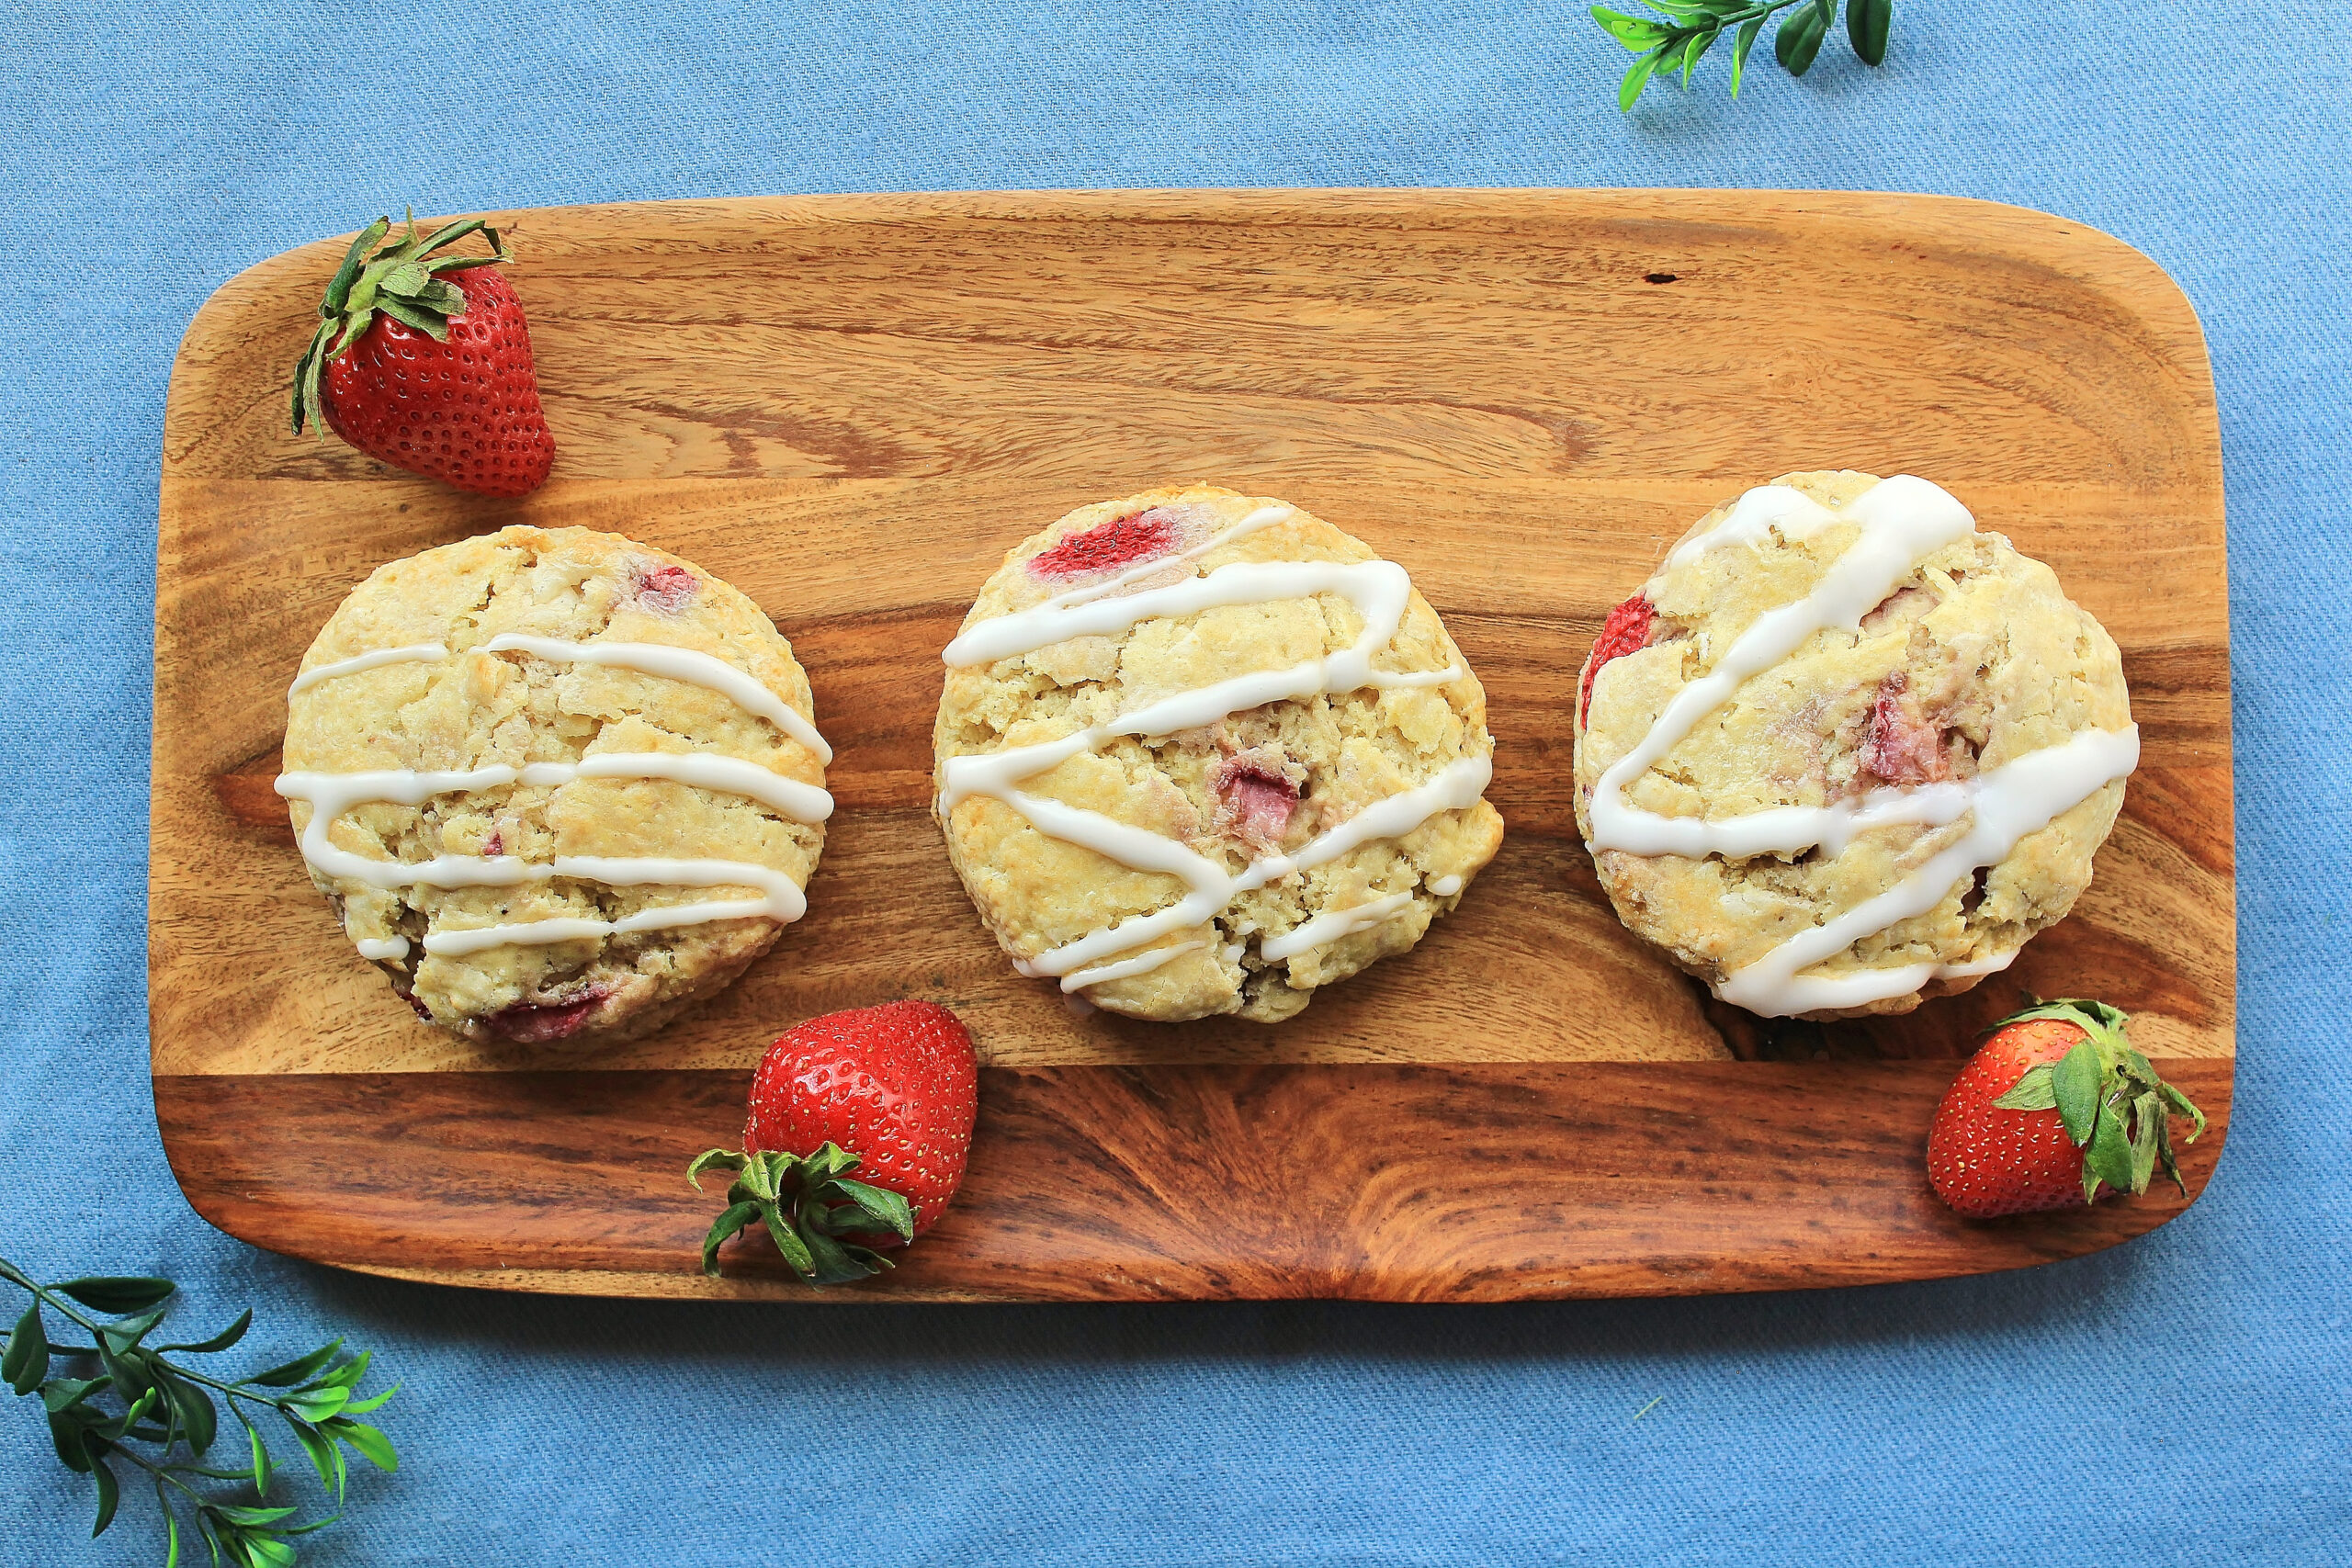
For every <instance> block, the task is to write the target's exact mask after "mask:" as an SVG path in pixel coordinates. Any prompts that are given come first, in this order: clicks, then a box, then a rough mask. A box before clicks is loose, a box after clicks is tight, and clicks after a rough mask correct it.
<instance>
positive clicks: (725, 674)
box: [286, 632, 833, 763]
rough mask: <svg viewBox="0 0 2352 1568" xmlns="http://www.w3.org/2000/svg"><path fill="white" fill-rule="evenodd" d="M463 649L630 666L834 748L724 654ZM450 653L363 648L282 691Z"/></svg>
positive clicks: (634, 645) (430, 647)
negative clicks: (716, 697) (364, 650)
mask: <svg viewBox="0 0 2352 1568" xmlns="http://www.w3.org/2000/svg"><path fill="white" fill-rule="evenodd" d="M467 651H469V652H480V653H527V654H529V655H530V656H531V657H532V658H534V659H544V660H548V662H549V663H554V664H603V665H609V666H611V667H613V668H615V669H618V670H633V671H637V672H638V673H639V674H640V675H653V676H658V677H660V678H661V679H662V680H665V681H683V682H685V683H686V684H688V685H690V686H701V687H704V688H706V689H707V690H709V691H714V692H717V693H718V694H720V695H721V696H724V697H727V698H729V700H731V701H732V702H733V703H734V704H735V705H736V706H737V707H740V708H741V709H742V710H743V711H744V712H745V713H748V714H751V715H752V716H754V717H757V718H764V719H766V720H767V721H768V722H769V723H771V724H773V725H775V727H776V728H778V729H781V730H783V731H784V732H785V733H786V735H789V736H790V737H792V739H795V740H797V741H798V742H799V743H800V744H801V745H803V746H805V747H807V748H808V749H809V750H811V751H813V752H815V753H816V755H817V761H820V762H828V763H829V762H831V761H832V760H833V749H832V748H831V746H829V745H827V744H826V743H825V738H824V737H823V736H821V735H820V734H818V733H817V727H816V726H815V725H813V724H811V723H809V721H808V720H807V719H805V718H803V717H801V716H800V715H799V713H798V712H797V710H796V709H794V708H793V706H792V705H790V704H788V703H786V701H785V700H784V699H783V698H782V697H779V696H777V695H776V694H775V693H774V692H772V691H770V690H768V688H767V684H766V682H763V681H762V680H760V678H759V677H758V676H756V675H753V674H752V673H751V672H750V671H747V670H741V669H738V668H736V667H735V666H734V665H732V664H729V663H728V662H727V660H724V659H719V658H717V657H715V656H713V655H711V654H707V653H697V652H696V651H695V650H694V649H691V648H673V647H671V646H670V645H669V644H668V643H662V642H564V641H561V640H560V639H559V638H556V637H530V636H526V635H525V634H524V633H521V632H501V633H500V634H499V635H498V636H496V637H492V638H491V639H490V640H489V641H488V642H485V643H483V644H482V645H481V647H480V648H479V649H468V650H467ZM448 657H449V650H448V649H447V648H444V647H443V646H442V645H441V644H439V643H437V642H420V643H413V644H411V645H410V646H408V647H406V648H383V649H377V650H376V651H375V652H373V653H362V654H358V655H356V656H355V657H353V658H350V659H343V660H336V661H335V662H334V663H333V664H322V665H320V666H319V667H318V668H317V669H315V670H306V671H303V672H302V673H301V674H300V675H298V676H296V677H295V678H294V684H293V685H291V686H289V687H288V688H287V692H286V694H287V695H288V696H289V697H290V696H292V695H294V694H296V693H297V692H301V691H306V690H308V689H309V688H310V687H312V686H315V685H317V684H318V683H319V682H322V681H332V680H334V679H335V678H336V677H338V676H342V675H356V674H358V673H359V672H360V671H363V670H373V669H376V668H377V667H379V666H380V665H385V664H405V663H410V662H414V661H426V660H444V659H447V658H448Z"/></svg>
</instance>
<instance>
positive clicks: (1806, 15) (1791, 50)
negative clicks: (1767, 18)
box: [1772, 6, 1829, 76]
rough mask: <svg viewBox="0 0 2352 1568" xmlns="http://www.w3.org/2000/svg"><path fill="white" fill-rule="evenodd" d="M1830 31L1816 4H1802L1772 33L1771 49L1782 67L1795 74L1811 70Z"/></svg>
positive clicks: (1800, 74)
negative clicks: (1815, 57) (1814, 58)
mask: <svg viewBox="0 0 2352 1568" xmlns="http://www.w3.org/2000/svg"><path fill="white" fill-rule="evenodd" d="M1828 31H1829V24H1828V23H1827V22H1826V21H1824V20H1823V19H1822V16H1821V12H1820V11H1819V10H1818V9H1817V8H1815V7H1814V6H1799V7H1797V8H1796V9H1795V10H1793V11H1792V12H1790V13H1789V14H1788V16H1787V17H1784V18H1783V19H1782V20H1781V25H1780V28H1778V29H1777V30H1776V31H1775V32H1774V33H1773V34H1772V53H1773V56H1774V58H1776V59H1778V60H1779V61H1780V62H1781V70H1783V71H1786V72H1787V73H1789V74H1790V75H1792V76H1802V75H1804V73H1806V72H1807V71H1810V70H1812V69H1813V57H1814V56H1815V55H1816V54H1819V53H1820V52H1821V40H1822V39H1823V38H1824V37H1826V35H1827V33H1828Z"/></svg>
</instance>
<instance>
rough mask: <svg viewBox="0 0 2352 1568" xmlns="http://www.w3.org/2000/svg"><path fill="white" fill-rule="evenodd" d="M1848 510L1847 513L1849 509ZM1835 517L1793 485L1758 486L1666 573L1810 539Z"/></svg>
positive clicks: (1689, 544)
mask: <svg viewBox="0 0 2352 1568" xmlns="http://www.w3.org/2000/svg"><path fill="white" fill-rule="evenodd" d="M1953 504H1954V505H1957V504H1959V503H1958V502H1953ZM1848 511H1849V514H1850V512H1851V508H1849V509H1848ZM1837 521H1838V513H1835V512H1832V511H1831V510H1830V509H1829V508H1827V507H1826V506H1824V505H1822V504H1821V502H1817V501H1815V500H1814V499H1813V497H1811V496H1809V495H1807V494H1805V492H1804V491H1801V490H1798V489H1796V488H1795V487H1794V486H1792V485H1758V486H1757V487H1756V488H1755V489H1754V490H1751V491H1748V492H1747V494H1746V495H1743V496H1741V497H1740V498H1739V499H1738V500H1737V501H1736V502H1733V503H1732V509H1731V510H1730V511H1729V512H1728V513H1724V516H1723V517H1721V518H1720V519H1718V520H1717V522H1716V523H1715V525H1714V526H1713V527H1712V528H1710V529H1708V530H1707V531H1706V532H1705V533H1703V534H1696V535H1693V536H1691V537H1690V538H1688V539H1685V540H1683V541H1682V542H1681V543H1680V544H1679V545H1677V546H1675V547H1674V553H1673V554H1672V555H1669V556H1668V557H1667V558H1666V570H1668V571H1671V570H1674V569H1675V568H1676V567H1678V566H1687V565H1689V564H1690V563H1691V562H1692V561H1694V560H1697V559H1698V558H1700V557H1701V556H1702V555H1705V554H1706V553H1707V552H1708V551H1710V550H1719V549H1722V548H1724V547H1725V546H1727V545H1755V544H1761V543H1762V542H1763V541H1764V540H1765V539H1766V538H1767V537H1768V536H1770V535H1771V534H1773V533H1775V532H1777V533H1779V534H1780V536H1781V537H1782V538H1784V539H1805V538H1810V537H1812V536H1814V535H1815V534H1818V533H1819V532H1821V530H1822V529H1824V528H1826V527H1828V526H1829V525H1831V524H1833V523H1835V522H1837Z"/></svg>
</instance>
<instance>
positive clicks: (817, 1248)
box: [798, 1220, 873, 1285]
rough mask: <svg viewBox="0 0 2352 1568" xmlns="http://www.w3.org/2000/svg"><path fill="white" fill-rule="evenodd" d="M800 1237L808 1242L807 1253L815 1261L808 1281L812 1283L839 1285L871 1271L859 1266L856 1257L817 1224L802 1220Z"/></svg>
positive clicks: (863, 1277)
mask: <svg viewBox="0 0 2352 1568" xmlns="http://www.w3.org/2000/svg"><path fill="white" fill-rule="evenodd" d="M798 1229H799V1232H800V1237H801V1239H802V1240H803V1241H805V1242H807V1243H808V1244H809V1257H810V1258H811V1259H813V1260H814V1262H815V1265H816V1267H815V1269H813V1270H812V1271H811V1272H810V1274H809V1283H810V1284H812V1285H839V1284H844V1283H846V1282H848V1281H849V1280H863V1279H865V1277H866V1275H868V1274H870V1273H872V1272H873V1270H872V1269H865V1268H862V1267H860V1266H859V1264H858V1262H857V1260H856V1259H854V1258H852V1257H850V1255H849V1254H848V1253H847V1252H845V1251H844V1250H842V1244H841V1243H840V1242H838V1241H835V1240H834V1239H833V1238H832V1237H831V1236H829V1235H826V1234H825V1233H824V1232H823V1231H822V1230H820V1229H819V1228H818V1227H817V1226H815V1225H813V1224H809V1223H808V1222H807V1221H805V1220H804V1221H802V1222H801V1224H800V1225H799V1227H798Z"/></svg>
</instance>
